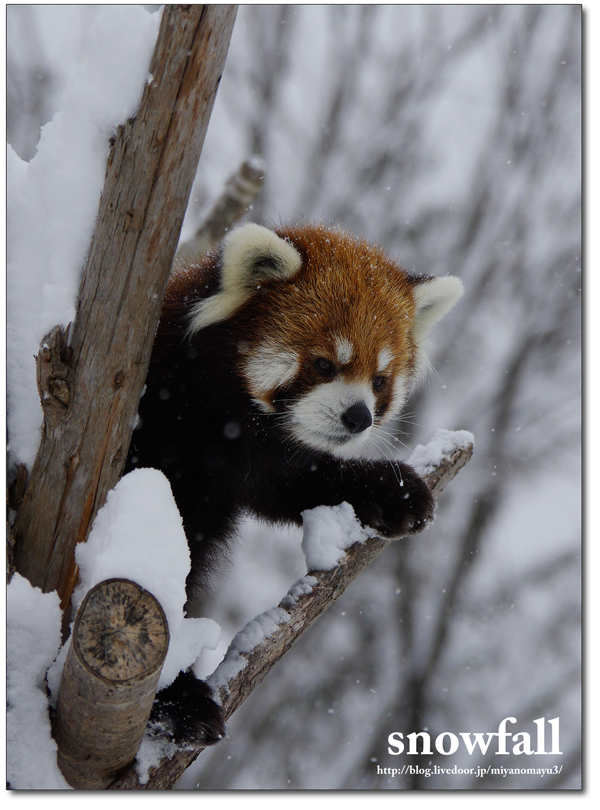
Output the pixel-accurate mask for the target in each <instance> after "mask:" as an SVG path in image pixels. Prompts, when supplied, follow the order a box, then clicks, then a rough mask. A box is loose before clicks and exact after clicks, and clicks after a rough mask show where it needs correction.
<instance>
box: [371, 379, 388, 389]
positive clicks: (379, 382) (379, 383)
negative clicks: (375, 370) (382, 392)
mask: <svg viewBox="0 0 600 810" xmlns="http://www.w3.org/2000/svg"><path fill="white" fill-rule="evenodd" d="M384 383H385V377H373V388H374V389H375V390H377V389H378V388H381V387H382V386H383V385H384Z"/></svg>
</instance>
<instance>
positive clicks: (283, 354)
mask: <svg viewBox="0 0 600 810" xmlns="http://www.w3.org/2000/svg"><path fill="white" fill-rule="evenodd" d="M299 367H300V358H299V355H298V354H297V353H296V352H295V351H293V350H291V349H289V348H287V347H286V346H284V345H282V344H281V343H277V342H276V341H268V342H266V343H262V344H261V345H260V346H259V347H258V349H257V350H256V351H255V352H254V353H252V354H251V355H250V357H249V358H248V360H247V363H246V366H245V374H246V378H247V380H248V386H249V388H250V393H251V396H252V399H253V400H254V401H255V402H256V404H257V405H258V406H259V407H260V408H261V409H262V410H264V411H266V412H267V413H272V412H274V410H275V408H274V407H273V405H272V403H271V402H270V401H269V398H268V397H269V394H270V393H271V392H272V391H274V390H277V389H279V388H283V387H284V386H285V385H287V384H288V383H290V382H291V381H292V380H293V379H294V378H295V377H296V375H297V374H298V369H299Z"/></svg>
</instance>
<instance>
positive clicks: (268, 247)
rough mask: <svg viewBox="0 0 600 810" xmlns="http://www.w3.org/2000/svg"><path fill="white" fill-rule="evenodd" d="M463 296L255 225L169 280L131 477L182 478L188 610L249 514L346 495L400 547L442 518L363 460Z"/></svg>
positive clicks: (341, 237) (331, 244)
mask: <svg viewBox="0 0 600 810" xmlns="http://www.w3.org/2000/svg"><path fill="white" fill-rule="evenodd" d="M462 291H463V288H462V283H461V282H460V281H459V279H457V278H455V277H452V276H446V277H441V278H438V277H433V276H417V275H411V274H410V273H408V272H406V271H404V270H402V269H401V268H400V267H399V266H398V264H397V263H396V262H394V261H392V260H391V259H389V258H388V257H387V256H386V255H385V254H384V253H383V251H382V250H381V249H380V248H378V247H374V246H372V245H370V244H368V243H367V242H365V241H363V240H361V239H357V238H355V237H353V236H351V235H349V234H347V233H344V232H343V231H341V230H330V229H326V228H324V227H322V226H320V225H307V226H301V227H285V228H278V229H276V230H274V231H271V230H268V229H266V228H264V227H262V226H259V225H254V224H249V225H244V226H242V227H239V228H236V229H234V230H233V231H231V233H229V234H228V235H227V237H226V238H225V239H224V240H223V242H222V244H221V246H220V247H219V249H218V250H217V251H216V252H215V253H213V254H211V255H209V256H207V257H206V258H205V259H204V260H202V261H200V262H198V263H191V264H188V265H186V266H184V267H182V268H180V269H178V270H176V271H175V272H174V273H173V275H172V278H171V280H170V282H169V285H168V288H167V293H166V297H165V301H164V305H163V310H162V314H161V319H160V324H159V327H158V331H157V335H156V340H155V345H154V349H153V354H152V358H151V363H150V369H149V373H148V378H147V383H146V390H145V393H144V395H143V397H142V399H141V401H140V407H139V424H138V427H137V429H136V430H135V432H134V435H133V438H132V444H131V448H130V452H129V459H128V469H132V468H134V467H138V466H147V467H148V466H149V467H156V468H158V469H160V470H162V471H163V472H164V473H165V475H166V476H167V478H168V479H169V481H170V483H171V487H172V490H173V495H174V497H175V501H176V503H177V505H178V507H179V510H180V513H181V515H182V518H183V523H184V528H185V531H186V535H187V538H188V542H189V545H190V553H191V560H192V569H191V572H190V575H189V577H188V581H187V589H188V605H189V600H190V599H192V598H193V596H194V594H195V593H196V592H197V590H198V587H199V586H200V585H202V583H203V582H204V581H205V579H206V577H207V576H208V575H209V574H210V571H211V569H212V567H213V566H214V562H215V559H216V558H217V557H218V556H219V553H220V552H222V550H223V549H224V548H225V547H226V545H227V541H228V539H229V538H230V537H231V535H232V533H233V532H234V531H235V527H236V524H237V522H238V520H239V518H240V516H241V515H242V514H244V513H253V514H255V515H257V516H258V517H260V518H263V519H266V520H267V521H271V522H292V523H296V524H300V523H301V513H302V512H303V511H304V510H306V509H311V508H312V507H316V506H319V505H323V504H327V505H335V504H339V503H341V502H343V501H347V502H348V503H350V504H351V505H352V507H353V508H354V511H355V513H356V515H357V517H358V518H359V520H360V521H361V522H362V523H363V524H366V525H368V526H371V527H373V528H375V529H376V530H377V531H378V532H379V533H381V534H383V535H386V536H391V537H400V536H402V535H404V534H407V533H410V532H417V531H420V530H421V529H422V528H423V527H424V526H425V525H426V524H427V522H428V521H430V520H431V518H432V517H433V511H434V503H433V499H432V497H431V494H430V492H429V490H428V488H427V486H426V485H425V484H424V482H423V481H422V480H421V479H420V478H419V477H418V476H417V474H416V473H415V472H414V471H413V470H412V469H411V468H410V467H409V466H408V465H407V464H404V463H401V462H397V461H381V460H378V461H366V460H361V462H360V464H357V463H356V461H354V462H353V461H352V460H353V459H356V457H357V454H360V455H361V456H363V455H364V454H365V451H367V450H368V446H369V440H370V439H372V438H374V437H375V436H376V435H377V428H378V427H379V426H380V425H382V424H384V423H385V422H388V421H389V420H390V419H392V418H393V417H394V416H396V415H397V414H398V413H399V411H400V409H401V408H402V405H403V404H404V402H405V401H406V399H407V397H408V395H409V393H410V392H411V390H412V389H413V388H414V386H415V385H416V384H417V382H418V381H419V380H420V379H421V378H422V377H423V376H424V374H425V373H426V371H427V368H428V359H427V353H426V339H427V336H428V333H429V331H430V330H431V327H432V326H433V325H434V324H435V323H436V321H438V320H439V319H440V318H441V317H442V316H443V315H444V314H445V313H446V312H447V311H448V310H449V309H450V308H451V307H452V306H453V305H454V303H455V302H456V301H457V300H458V299H459V298H460V296H461V295H462ZM199 683H201V682H196V684H199ZM176 684H177V682H176ZM188 686H189V684H188ZM186 688H187V687H186ZM169 689H171V687H169ZM178 690H179V692H181V685H179V686H176V687H175V689H174V691H173V693H172V695H171V698H172V700H171V703H173V702H176V696H177V693H178ZM165 691H167V690H165ZM161 694H163V693H161ZM200 698H201V699H202V700H205V698H206V695H204V696H202V695H200ZM188 709H189V707H188ZM186 711H187V710H185V711H184V712H183V714H185V712H186ZM190 711H192V710H191V709H190ZM180 719H181V718H180ZM183 724H184V725H185V717H184V718H183ZM198 725H200V726H202V729H203V733H204V734H205V737H206V738H207V741H210V740H209V739H208V738H210V736H211V735H210V732H206V724H203V723H202V722H199V723H196V730H198ZM214 728H217V729H218V722H215V724H214V726H213V730H214ZM219 733H220V731H219ZM219 733H216V734H215V735H213V736H216V737H217V738H218V736H219ZM180 736H181V735H180Z"/></svg>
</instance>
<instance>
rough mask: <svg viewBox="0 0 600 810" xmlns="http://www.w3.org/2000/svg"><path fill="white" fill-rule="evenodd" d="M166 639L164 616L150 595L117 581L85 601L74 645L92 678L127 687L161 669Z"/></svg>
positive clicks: (99, 589) (74, 637) (76, 626)
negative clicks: (98, 677)
mask: <svg viewBox="0 0 600 810" xmlns="http://www.w3.org/2000/svg"><path fill="white" fill-rule="evenodd" d="M168 635H169V631H168V628H167V622H166V619H165V616H164V613H163V612H162V608H161V607H160V605H159V604H158V602H157V601H156V599H155V598H154V597H153V596H152V594H150V593H148V591H144V590H143V589H142V588H140V587H139V585H136V584H135V583H134V582H130V581H128V580H123V579H114V580H106V581H105V582H103V583H101V586H97V587H96V588H94V589H93V590H92V591H90V593H89V594H88V596H87V597H86V600H85V601H84V604H83V605H82V608H81V610H80V612H79V615H78V617H77V620H76V623H75V633H74V636H73V644H74V646H75V653H76V654H77V655H78V657H79V658H80V660H81V662H82V663H83V664H84V666H86V667H87V668H88V669H89V670H90V671H91V672H92V673H94V674H96V675H98V676H101V677H103V678H106V679H107V680H109V681H111V682H112V683H114V684H124V683H126V682H128V681H132V680H135V679H140V678H144V677H146V675H147V674H148V673H151V672H154V671H155V670H156V669H157V667H160V666H162V663H163V661H164V656H165V654H166V650H167V645H168Z"/></svg>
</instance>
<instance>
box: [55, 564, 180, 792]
mask: <svg viewBox="0 0 600 810" xmlns="http://www.w3.org/2000/svg"><path fill="white" fill-rule="evenodd" d="M168 645H169V630H168V625H167V620H166V618H165V615H164V613H163V610H162V608H161V606H160V605H159V603H158V602H157V601H156V599H155V598H154V597H153V596H152V594H150V593H149V592H148V591H145V590H143V588H140V586H139V585H137V584H136V583H135V582H131V581H129V580H126V579H110V580H106V581H105V582H101V583H100V584H99V585H96V587H95V588H93V589H92V590H91V591H90V592H89V593H88V595H87V596H86V598H85V599H84V601H83V603H82V605H81V607H80V608H79V612H78V614H77V618H76V620H75V625H74V628H73V638H72V643H71V647H70V649H69V652H68V655H67V660H66V662H65V668H64V671H63V675H62V679H61V684H60V694H59V696H58V702H57V707H56V722H55V737H56V741H57V744H58V764H59V767H60V769H61V771H62V773H63V775H64V777H65V779H66V780H67V781H68V782H69V784H70V785H71V786H72V787H75V788H84V789H86V788H87V789H98V788H104V787H106V786H107V785H108V784H110V782H111V781H112V780H113V779H114V778H115V777H116V775H117V774H118V773H120V772H121V771H122V770H123V768H125V767H126V766H127V765H129V764H130V763H131V762H132V761H133V759H134V757H135V755H136V753H137V750H138V748H139V745H140V741H141V739H142V735H143V733H144V729H145V728H146V725H147V722H148V718H149V716H150V711H151V709H152V703H153V701H154V697H155V694H156V688H157V685H158V678H159V676H160V671H161V669H162V665H163V662H164V660H165V656H166V654H167V649H168Z"/></svg>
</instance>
